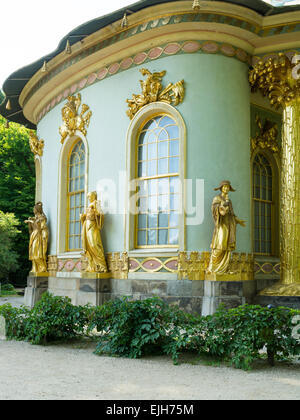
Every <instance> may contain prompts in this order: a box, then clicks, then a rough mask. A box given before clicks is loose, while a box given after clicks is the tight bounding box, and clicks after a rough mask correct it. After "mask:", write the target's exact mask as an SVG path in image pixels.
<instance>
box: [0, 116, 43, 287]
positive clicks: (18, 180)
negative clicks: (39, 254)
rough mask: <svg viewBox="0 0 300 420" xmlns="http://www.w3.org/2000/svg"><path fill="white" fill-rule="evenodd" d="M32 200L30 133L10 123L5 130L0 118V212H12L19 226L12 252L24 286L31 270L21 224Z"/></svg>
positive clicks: (33, 166)
mask: <svg viewBox="0 0 300 420" xmlns="http://www.w3.org/2000/svg"><path fill="white" fill-rule="evenodd" d="M34 201H35V165H34V157H33V154H32V153H31V150H30V146H29V132H28V130H27V129H26V128H25V127H24V126H20V125H19V124H16V123H10V124H9V128H6V120H5V118H3V117H2V116H0V210H2V211H3V212H4V213H14V215H15V217H16V218H17V220H18V221H19V223H20V225H19V226H20V231H21V233H20V235H18V238H17V239H16V238H15V239H14V250H15V252H16V253H17V254H18V263H19V271H18V273H19V276H20V277H22V279H23V283H25V280H26V276H27V275H28V272H29V271H30V268H31V264H30V262H29V261H28V241H29V236H28V228H27V226H26V225H25V224H24V221H25V220H26V219H27V218H28V217H29V216H32V211H33V210H32V209H33V206H34ZM19 276H18V277H19ZM11 280H13V278H11Z"/></svg>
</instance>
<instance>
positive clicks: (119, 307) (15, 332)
mask: <svg viewBox="0 0 300 420" xmlns="http://www.w3.org/2000/svg"><path fill="white" fill-rule="evenodd" d="M299 314H300V311H296V310H292V309H288V308H284V307H279V308H263V307H260V306H255V305H243V306H240V307H238V308H234V309H229V310H225V309H224V308H220V309H219V310H218V311H217V312H216V313H215V314H214V315H209V316H206V317H201V316H199V315H190V314H187V313H185V312H183V311H181V310H179V309H178V308H177V307H174V306H170V305H168V304H166V303H165V302H164V301H163V300H162V299H160V298H150V299H146V300H139V301H130V300H128V299H126V298H123V299H118V300H115V301H109V302H107V303H105V304H104V305H102V306H96V307H91V306H89V305H86V306H74V305H72V304H71V300H70V299H69V298H67V297H57V296H52V295H51V294H49V293H45V294H44V295H43V296H42V299H41V300H40V301H39V302H38V303H37V304H36V305H35V307H34V308H33V309H31V310H30V309H28V308H25V307H22V308H19V309H18V308H12V306H11V305H9V304H6V305H3V306H0V315H2V316H3V317H4V318H5V320H6V333H7V338H8V339H16V340H25V341H29V342H31V343H32V344H46V343H48V342H50V341H58V340H70V339H72V338H75V337H78V336H79V335H80V336H82V335H83V334H85V335H88V334H90V333H91V332H92V331H93V333H94V330H96V331H97V332H98V333H99V338H98V344H97V347H96V350H95V353H96V354H98V355H101V354H108V355H111V356H122V357H130V358H138V357H142V356H144V355H147V354H166V355H170V356H171V357H172V360H173V362H174V363H175V364H177V363H178V359H179V356H180V354H182V353H184V352H187V351H192V352H196V353H197V354H200V355H203V354H205V355H207V356H211V357H212V358H214V359H215V358H217V359H218V360H220V361H225V362H228V363H230V364H231V365H232V366H234V367H236V368H241V369H245V370H248V369H251V366H252V364H253V362H254V361H255V360H256V359H258V358H260V357H261V353H262V352H263V351H264V352H265V354H267V356H268V360H269V362H270V364H271V365H273V364H274V361H275V360H280V359H284V358H288V357H291V356H298V357H299V354H300V343H299V340H298V341H297V340H296V339H295V338H293V335H292V331H293V328H294V326H293V324H292V320H293V317H294V316H295V315H299Z"/></svg>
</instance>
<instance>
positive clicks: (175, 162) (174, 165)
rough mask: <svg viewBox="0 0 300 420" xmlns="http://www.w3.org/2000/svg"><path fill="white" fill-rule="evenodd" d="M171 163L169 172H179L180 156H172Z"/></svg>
mask: <svg viewBox="0 0 300 420" xmlns="http://www.w3.org/2000/svg"><path fill="white" fill-rule="evenodd" d="M169 165H170V168H169V172H170V173H171V174H172V173H177V172H179V158H178V157H176V158H170V159H169Z"/></svg>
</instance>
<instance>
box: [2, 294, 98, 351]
mask: <svg viewBox="0 0 300 420" xmlns="http://www.w3.org/2000/svg"><path fill="white" fill-rule="evenodd" d="M89 311H90V307H89V306H88V305H87V306H74V305H72V303H71V299H69V298H68V297H60V296H52V295H51V294H50V293H48V292H46V293H44V294H43V296H42V298H41V300H40V301H39V302H38V303H37V304H36V305H35V306H34V307H33V308H32V309H31V310H30V309H28V308H26V307H22V308H20V309H16V308H12V307H11V306H10V305H4V306H2V307H1V306H0V315H2V316H3V317H4V318H5V320H6V328H7V332H6V334H7V338H8V339H17V340H24V341H29V342H30V343H32V344H46V343H48V342H50V341H58V340H68V339H72V338H75V337H77V336H78V335H79V334H84V332H85V327H86V325H87V324H88V322H89V318H88V316H89Z"/></svg>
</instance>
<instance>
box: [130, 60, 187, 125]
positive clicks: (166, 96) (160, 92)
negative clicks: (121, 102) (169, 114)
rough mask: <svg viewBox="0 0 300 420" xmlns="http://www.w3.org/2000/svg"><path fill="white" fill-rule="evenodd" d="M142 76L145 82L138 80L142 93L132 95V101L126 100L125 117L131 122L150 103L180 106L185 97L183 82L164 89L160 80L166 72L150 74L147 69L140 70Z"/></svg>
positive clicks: (169, 85)
mask: <svg viewBox="0 0 300 420" xmlns="http://www.w3.org/2000/svg"><path fill="white" fill-rule="evenodd" d="M140 72H141V73H142V75H143V76H147V78H146V80H140V84H141V88H142V93H140V94H138V95H135V94H133V95H132V99H127V101H126V102H127V103H128V107H129V109H128V110H127V115H128V117H129V118H130V119H131V120H132V118H133V117H134V116H135V114H136V113H137V112H138V111H139V110H140V109H141V108H143V106H145V105H147V104H150V103H152V102H158V101H160V102H165V103H167V104H172V105H174V106H177V105H178V104H180V103H181V102H182V101H183V99H184V95H185V90H184V80H180V81H179V82H177V83H174V84H173V83H169V84H168V85H167V86H166V87H165V88H163V85H162V83H161V82H162V78H163V77H164V76H165V74H166V71H161V72H154V73H151V72H150V71H149V70H147V69H144V68H143V69H141V70H140Z"/></svg>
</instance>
